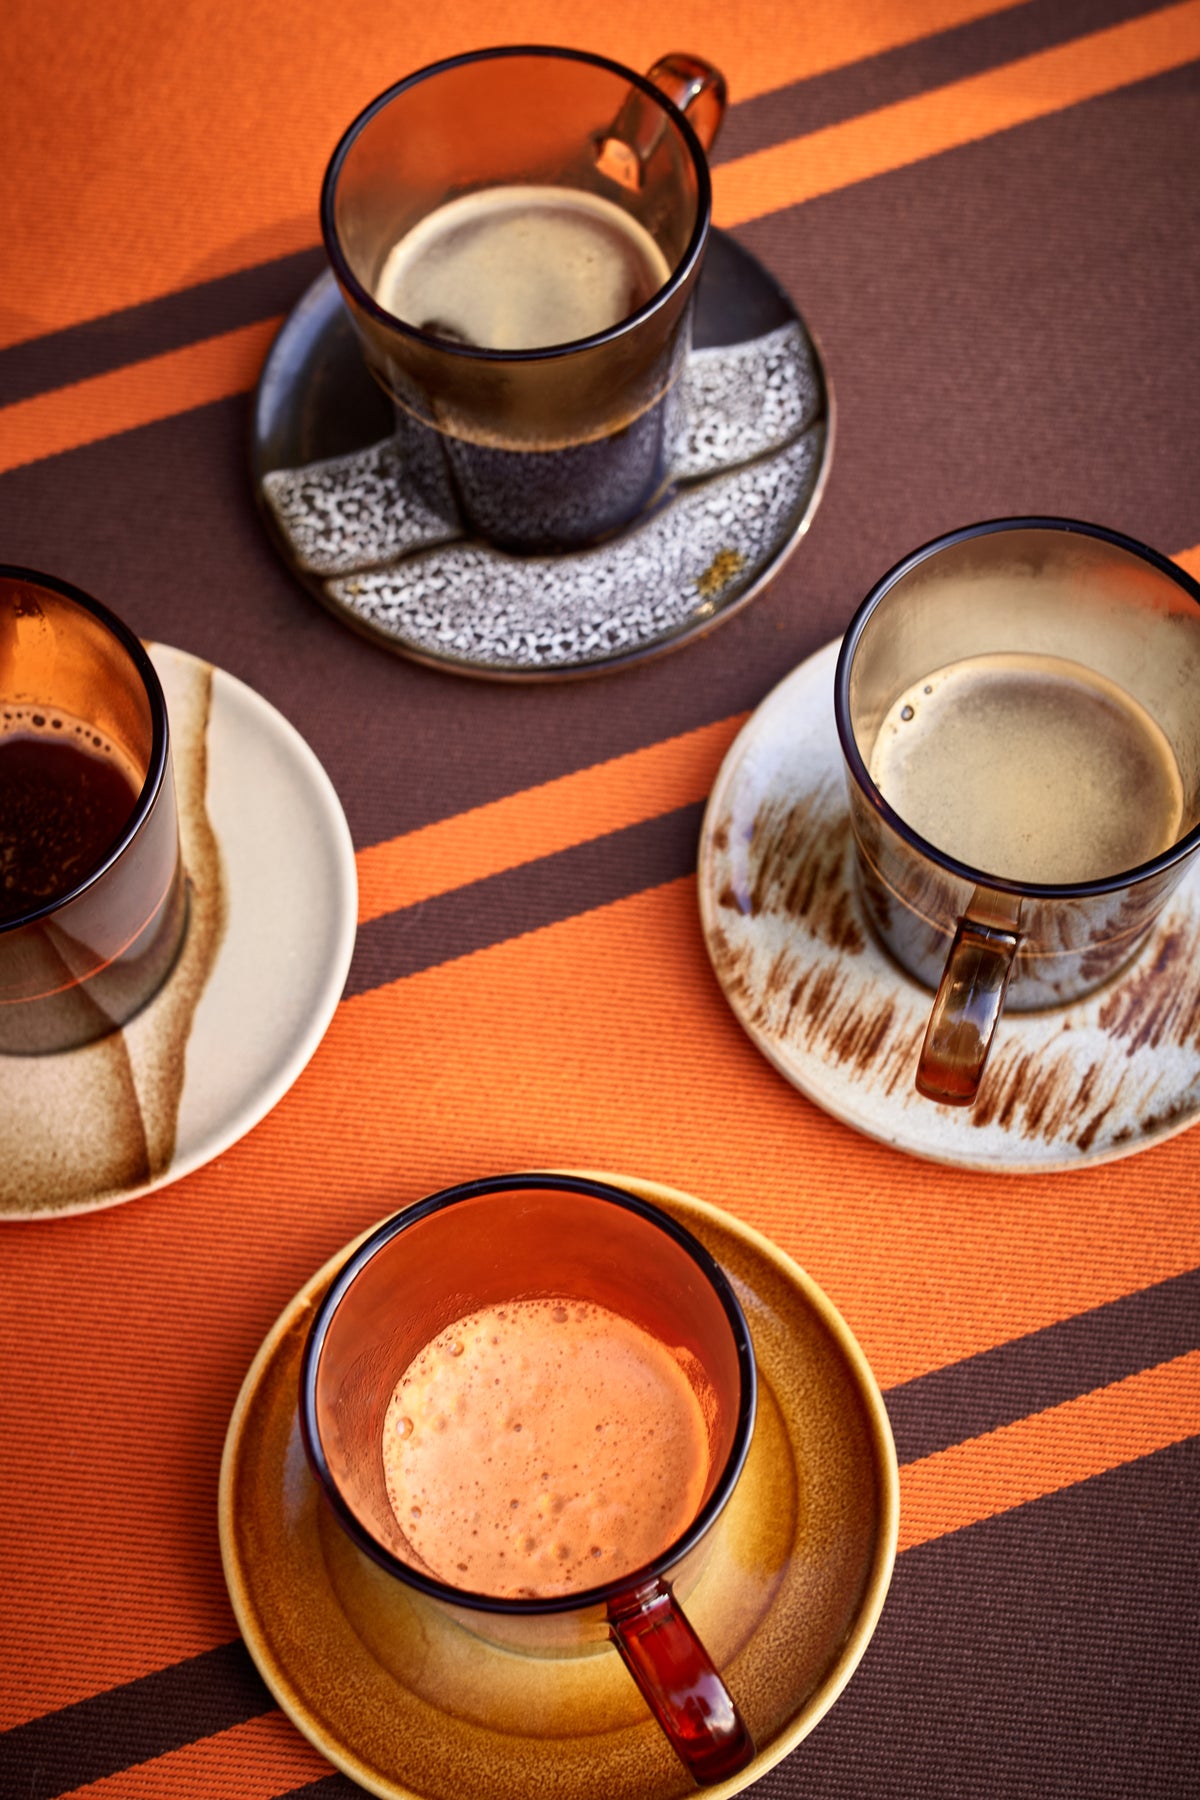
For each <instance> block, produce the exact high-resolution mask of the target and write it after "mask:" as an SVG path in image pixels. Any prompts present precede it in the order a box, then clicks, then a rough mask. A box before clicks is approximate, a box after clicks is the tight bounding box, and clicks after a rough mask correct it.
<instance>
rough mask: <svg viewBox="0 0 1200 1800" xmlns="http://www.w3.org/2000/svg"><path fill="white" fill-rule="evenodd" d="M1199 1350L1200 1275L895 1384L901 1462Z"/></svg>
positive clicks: (890, 1398) (891, 1411) (891, 1399)
mask: <svg viewBox="0 0 1200 1800" xmlns="http://www.w3.org/2000/svg"><path fill="white" fill-rule="evenodd" d="M1197 1348H1200V1269H1193V1270H1191V1271H1189V1273H1188V1274H1186V1275H1178V1276H1176V1277H1175V1278H1174V1280H1172V1281H1161V1282H1158V1283H1157V1284H1156V1285H1155V1286H1154V1287H1151V1288H1145V1289H1143V1291H1142V1292H1141V1293H1140V1294H1128V1295H1126V1296H1124V1298H1122V1299H1120V1300H1114V1301H1112V1302H1111V1303H1110V1304H1109V1305H1107V1306H1098V1307H1095V1308H1094V1309H1093V1310H1092V1311H1090V1312H1086V1313H1080V1314H1079V1315H1078V1317H1076V1318H1073V1319H1064V1320H1063V1321H1062V1323H1061V1324H1059V1325H1049V1326H1047V1327H1046V1329H1045V1330H1044V1331H1035V1332H1033V1333H1032V1334H1031V1335H1030V1336H1029V1337H1023V1338H1018V1339H1017V1340H1016V1341H1015V1342H1014V1343H1011V1344H1000V1345H998V1346H997V1348H996V1349H994V1350H985V1351H983V1352H982V1353H981V1354H980V1355H979V1356H972V1357H968V1359H967V1360H966V1361H965V1362H959V1363H953V1364H952V1365H951V1366H950V1367H949V1368H946V1369H937V1370H935V1371H934V1372H933V1373H932V1374H930V1375H920V1376H918V1377H917V1378H916V1380H914V1381H906V1382H904V1383H903V1384H902V1385H901V1386H900V1387H894V1388H889V1390H888V1395H887V1409H888V1417H889V1418H890V1419H891V1421H892V1430H893V1432H894V1433H895V1437H896V1454H897V1456H898V1457H899V1459H900V1462H901V1463H902V1464H903V1463H910V1462H916V1461H917V1460H918V1459H919V1458H921V1457H925V1456H931V1455H933V1453H934V1452H935V1451H937V1450H944V1449H945V1448H946V1447H947V1446H948V1445H950V1444H958V1443H962V1442H963V1440H964V1439H967V1438H975V1437H980V1436H982V1435H983V1433H984V1432H988V1431H995V1430H996V1428H997V1427H998V1426H1000V1425H1007V1424H1009V1423H1010V1422H1011V1421H1013V1420H1014V1419H1021V1418H1025V1417H1026V1416H1027V1415H1028V1414H1030V1413H1036V1412H1042V1411H1044V1410H1045V1409H1046V1408H1047V1407H1051V1406H1058V1405H1060V1404H1061V1403H1062V1402H1063V1401H1064V1400H1073V1399H1075V1398H1076V1397H1077V1396H1078V1395H1080V1394H1086V1393H1089V1392H1090V1391H1091V1390H1092V1389H1093V1388H1098V1387H1105V1386H1107V1385H1108V1384H1109V1383H1110V1382H1114V1381H1120V1380H1122V1379H1123V1378H1124V1377H1125V1376H1126V1375H1133V1374H1136V1373H1137V1372H1138V1371H1139V1370H1142V1369H1149V1368H1153V1367H1154V1365H1155V1364H1156V1363H1165V1362H1168V1361H1170V1360H1171V1359H1172V1358H1173V1357H1177V1356H1182V1355H1183V1354H1184V1353H1185V1352H1186V1351H1188V1350H1195V1349H1197Z"/></svg>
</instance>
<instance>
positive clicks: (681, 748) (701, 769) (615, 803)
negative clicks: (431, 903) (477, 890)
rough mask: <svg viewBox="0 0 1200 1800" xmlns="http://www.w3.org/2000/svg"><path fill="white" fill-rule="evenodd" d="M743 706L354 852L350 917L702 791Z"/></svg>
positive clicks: (565, 844)
mask: <svg viewBox="0 0 1200 1800" xmlns="http://www.w3.org/2000/svg"><path fill="white" fill-rule="evenodd" d="M746 716H747V715H746V714H745V713H738V714H736V715H735V716H734V717H732V718H728V719H720V720H718V721H717V723H716V724H714V725H702V726H701V727H699V729H698V730H696V731H688V732H684V733H683V734H682V735H681V736H679V737H673V738H666V739H664V741H663V742H661V743H658V744H652V745H650V746H649V747H648V748H647V749H645V750H633V751H631V752H630V753H629V754H628V755H627V756H618V757H614V758H613V759H612V760H611V761H610V762H603V763H596V764H594V765H593V766H592V767H591V768H587V769H580V770H578V771H577V772H576V773H575V774H573V775H564V776H561V777H560V778H559V779H558V780H556V781H547V782H544V783H543V784H542V785H541V786H539V787H533V788H526V789H524V790H523V791H522V792H521V793H518V794H511V795H509V796H508V797H507V798H505V799H503V800H494V801H492V802H491V803H490V805H487V806H477V807H473V808H472V810H471V811H470V812H464V813H459V814H457V815H456V816H455V817H454V818H452V819H442V820H440V821H439V822H438V823H437V824H436V825H426V826H423V827H422V828H421V829H420V830H419V831H409V832H405V833H404V834H403V836H401V837H395V838H391V839H390V840H389V841H388V842H387V843H383V844H373V845H372V846H371V847H370V849H367V850H360V851H359V853H358V920H359V924H360V925H361V924H363V923H365V921H366V920H368V919H376V918H379V917H380V915H381V914H383V913H388V912H395V911H396V910H397V909H398V908H399V907H402V906H415V905H416V904H417V902H418V901H419V900H428V899H430V898H432V896H433V895H435V894H444V893H447V892H449V890H450V889H452V888H456V887H464V886H465V885H466V884H467V883H468V882H470V881H479V880H481V879H482V878H483V877H484V876H485V875H496V874H499V873H500V871H501V870H504V869H515V868H517V867H519V865H520V864H521V863H527V862H533V861H535V860H536V859H537V858H538V857H540V856H552V855H553V854H554V853H555V851H558V850H566V849H569V848H570V847H571V845H573V844H583V843H587V842H588V841H589V840H590V839H592V838H597V837H603V836H604V834H605V833H606V832H609V831H619V830H621V829H622V827H623V826H626V825H633V824H636V823H638V822H639V821H640V820H642V819H655V818H658V817H660V816H661V815H662V814H663V813H668V812H672V811H673V810H674V809H675V808H676V807H677V806H686V805H687V804H688V803H689V801H694V800H703V799H704V798H705V797H706V796H707V794H708V791H709V789H710V788H711V787H712V784H713V782H714V780H715V779H716V775H717V771H718V769H719V768H720V766H721V760H722V758H723V757H724V755H725V752H726V751H727V750H728V748H729V746H730V744H731V743H732V742H733V740H734V738H735V737H736V736H737V733H738V731H739V730H740V729H741V727H742V725H743V723H744V722H745V719H746Z"/></svg>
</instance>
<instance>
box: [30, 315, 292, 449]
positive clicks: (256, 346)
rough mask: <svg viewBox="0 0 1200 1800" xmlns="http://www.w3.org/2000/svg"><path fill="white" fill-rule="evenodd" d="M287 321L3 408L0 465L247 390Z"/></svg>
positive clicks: (262, 322)
mask: <svg viewBox="0 0 1200 1800" xmlns="http://www.w3.org/2000/svg"><path fill="white" fill-rule="evenodd" d="M281 323H282V320H280V319H262V320H260V321H259V322H258V323H257V324H255V325H243V326H241V327H240V328H239V329H238V330H237V331H227V332H224V333H223V334H222V335H221V336H220V337H213V338H205V339H204V341H203V342H202V343H199V344H189V345H187V347H186V348H185V349H183V350H170V351H168V352H167V353H166V354H165V355H164V356H151V357H147V359H146V360H145V361H144V362H138V363H132V364H130V365H129V366H128V367H126V368H123V369H113V370H111V371H110V372H109V373H108V374H106V375H93V376H91V377H90V378H89V379H88V380H87V381H75V382H72V383H71V385H70V386H69V387H62V388H55V389H54V390H53V392H51V393H48V394H38V395H36V396H35V397H34V398H33V399H32V400H18V401H16V402H15V403H14V404H13V405H12V406H8V407H5V408H3V409H2V410H0V473H3V471H4V470H5V469H16V468H19V467H20V466H21V464H22V463H29V462H36V461H37V460H38V459H39V458H40V457H43V456H55V455H57V454H58V453H59V452H60V451H62V450H74V449H77V448H78V447H79V445H81V444H92V443H95V442H96V441H97V440H98V439H99V438H106V437H112V436H114V435H115V434H116V433H117V432H119V431H132V430H133V429H135V427H137V426H139V425H150V424H153V423H154V421H155V420H156V419H169V418H171V417H172V416H173V415H174V414H175V413H180V412H187V411H189V410H190V409H191V408H192V407H195V406H204V405H207V404H208V402H209V401H212V400H225V399H227V398H228V397H229V396H230V395H232V394H243V393H245V392H247V390H248V389H250V388H252V387H253V386H254V384H255V382H256V381H257V380H258V374H259V370H260V369H261V367H262V364H263V359H264V357H265V356H266V354H267V351H268V349H269V348H270V345H271V341H272V339H273V338H274V336H275V334H276V332H277V331H278V330H279V327H280V325H281Z"/></svg>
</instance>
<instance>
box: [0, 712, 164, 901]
mask: <svg viewBox="0 0 1200 1800" xmlns="http://www.w3.org/2000/svg"><path fill="white" fill-rule="evenodd" d="M140 786H141V783H140V782H139V781H136V780H135V778H134V774H133V772H132V771H131V770H130V769H129V768H128V767H127V765H126V759H125V758H124V756H123V755H122V753H121V751H120V748H119V746H117V745H115V744H113V743H112V741H111V740H106V739H104V738H102V737H101V736H100V735H99V734H98V733H97V732H96V730H95V729H94V727H93V726H91V725H89V724H86V723H85V722H84V721H83V720H81V719H73V718H71V717H70V716H69V715H67V714H64V713H62V712H59V711H51V712H46V711H44V710H42V709H40V708H36V707H18V706H12V705H10V706H6V707H3V708H2V709H0V924H2V923H4V922H5V921H6V920H9V919H16V918H19V917H21V916H22V915H23V914H24V913H28V912H34V911H36V910H37V909H38V908H39V907H42V906H49V905H52V904H53V902H54V901H56V900H60V899H62V897H63V896H64V895H65V894H68V893H70V891H71V889H72V888H74V887H77V886H78V885H79V883H80V882H81V881H83V880H85V879H86V877H87V876H89V875H90V874H91V873H92V871H93V870H94V869H97V868H99V866H100V864H101V863H102V862H103V861H104V859H105V857H106V856H107V854H108V853H109V851H110V850H111V849H112V848H113V846H114V844H115V843H116V841H117V839H118V838H119V837H120V835H121V833H122V831H123V830H124V829H125V826H126V824H127V823H128V821H129V817H130V814H131V813H132V812H133V809H134V807H135V805H136V804H137V797H138V790H139V788H140Z"/></svg>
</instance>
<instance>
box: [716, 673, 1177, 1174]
mask: <svg viewBox="0 0 1200 1800" xmlns="http://www.w3.org/2000/svg"><path fill="white" fill-rule="evenodd" d="M837 652H838V645H837V644H836V643H833V644H827V645H826V646H825V648H824V649H823V650H819V651H818V652H817V653H816V655H814V656H812V657H810V658H809V659H808V660H807V661H806V662H803V663H801V665H800V667H799V668H797V669H794V670H793V671H792V673H791V674H790V675H788V676H786V677H785V678H784V680H783V681H781V682H780V683H779V685H778V687H776V688H774V689H773V690H772V692H771V693H770V694H768V695H767V698H766V699H765V700H764V701H763V702H762V704H761V706H759V707H758V709H757V711H756V712H755V713H754V714H753V715H752V717H751V718H750V719H749V721H748V722H747V724H746V725H745V726H744V727H743V729H742V731H741V733H740V734H739V736H738V737H737V738H736V739H735V741H734V743H733V745H732V746H731V748H730V750H729V752H728V754H727V756H726V758H725V761H724V763H723V764H722V766H721V770H720V773H719V774H718V776H717V779H716V782H715V784H714V786H713V790H712V794H711V796H710V798H709V803H708V810H707V813H706V814H705V820H704V829H703V831H702V833H701V839H700V854H699V868H698V878H699V893H700V915H701V920H702V923H703V927H704V936H705V941H706V943H707V946H708V953H709V956H710V958H711V960H712V964H713V967H714V969H715V970H716V973H717V979H718V980H719V981H720V983H721V986H722V988H723V989H724V992H725V997H726V999H727V1000H728V1001H729V1004H730V1006H731V1007H732V1008H733V1011H734V1013H735V1014H736V1015H737V1017H738V1019H739V1020H740V1022H741V1024H742V1025H743V1026H744V1027H745V1029H746V1031H747V1032H748V1033H749V1035H750V1038H751V1040H752V1041H753V1042H754V1043H755V1044H756V1045H757V1046H758V1048H759V1049H760V1050H761V1051H762V1053H763V1055H764V1056H766V1057H767V1058H768V1060H769V1061H770V1062H772V1063H774V1065H775V1067H776V1068H777V1069H778V1070H779V1071H780V1073H781V1074H782V1075H784V1076H786V1078H787V1079H788V1081H790V1082H791V1083H792V1084H793V1086H795V1087H797V1088H799V1089H800V1091H801V1093H803V1094H806V1095H807V1096H808V1098H809V1099H810V1100H815V1101H816V1103H817V1105H818V1106H821V1107H823V1108H824V1109H825V1111H826V1112H829V1113H832V1114H833V1115H834V1117H835V1118H838V1119H841V1120H842V1121H843V1122H844V1123H845V1124H847V1125H852V1126H853V1127H854V1128H855V1130H857V1131H861V1132H864V1133H865V1134H866V1135H867V1136H868V1137H873V1138H879V1139H881V1140H882V1142H884V1143H885V1144H892V1145H894V1146H895V1147H896V1148H897V1149H900V1150H907V1151H909V1152H911V1153H912V1154H913V1155H914V1156H923V1157H928V1158H930V1159H931V1160H933V1161H935V1162H944V1163H952V1164H956V1165H957V1166H959V1167H961V1168H966V1169H981V1170H988V1171H993V1172H996V1173H1003V1172H1007V1171H1011V1172H1014V1173H1038V1172H1045V1171H1049V1170H1057V1169H1078V1168H1084V1167H1086V1166H1088V1165H1089V1164H1092V1163H1100V1162H1107V1161H1110V1160H1112V1159H1114V1158H1116V1157H1120V1156H1130V1155H1132V1154H1133V1153H1134V1151H1137V1150H1143V1149H1145V1148H1146V1147H1147V1146H1148V1145H1150V1144H1155V1143H1158V1142H1160V1141H1161V1140H1162V1139H1164V1138H1168V1137H1171V1136H1173V1135H1174V1133H1175V1132H1178V1131H1182V1130H1183V1129H1184V1128H1185V1127H1186V1126H1188V1125H1190V1124H1191V1123H1192V1122H1193V1120H1194V1119H1195V1118H1196V1116H1197V1114H1198V1113H1200V871H1195V870H1194V871H1193V872H1192V874H1191V875H1190V876H1189V877H1187V878H1185V880H1184V881H1183V883H1182V884H1181V885H1180V887H1179V888H1177V889H1176V891H1175V893H1174V894H1173V895H1172V897H1171V899H1170V900H1169V901H1168V903H1167V906H1166V909H1165V911H1164V912H1163V914H1162V916H1161V917H1160V919H1159V921H1158V923H1157V925H1156V926H1155V928H1154V930H1153V931H1152V932H1151V934H1150V937H1149V939H1148V940H1147V942H1146V943H1145V944H1144V945H1143V947H1142V949H1141V950H1140V951H1139V953H1138V955H1137V956H1136V957H1135V958H1134V960H1133V962H1132V963H1130V964H1129V965H1128V966H1127V967H1126V968H1125V969H1124V970H1122V972H1121V974H1120V975H1118V976H1116V977H1115V978H1114V979H1113V980H1112V981H1111V982H1109V983H1108V984H1107V986H1105V987H1104V988H1101V989H1099V990H1098V991H1097V992H1096V993H1094V994H1090V995H1088V997H1087V998H1086V999H1084V1000H1079V1001H1076V1002H1075V1003H1074V1004H1073V1005H1070V1006H1063V1007H1056V1008H1054V1009H1052V1010H1049V1011H1046V1012H1040V1013H1012V1012H1009V1013H1006V1014H1005V1015H1004V1017H1003V1018H1002V1019H1001V1021H1000V1025H999V1028H998V1030H997V1033H996V1041H995V1044H994V1045H993V1048H992V1053H991V1057H990V1059H989V1061H988V1066H987V1068H986V1069H985V1071H984V1075H983V1081H982V1083H981V1085H980V1090H979V1097H978V1099H977V1100H976V1101H975V1104H974V1105H973V1106H969V1107H957V1106H942V1105H939V1104H937V1103H936V1102H934V1101H932V1100H926V1099H924V1098H923V1097H922V1096H921V1095H920V1094H918V1093H917V1091H916V1088H915V1087H914V1085H913V1078H914V1075H915V1072H916V1067H917V1057H918V1055H919V1053H920V1049H921V1043H922V1040H923V1038H924V1035H925V1027H926V1025H927V1023H928V1020H929V1009H930V1005H931V1003H932V999H933V996H932V994H930V993H929V992H928V991H927V990H926V989H925V988H923V987H921V986H919V985H918V984H917V983H916V982H915V981H913V980H912V979H911V978H910V977H909V976H908V975H906V974H905V973H904V971H903V970H902V969H901V968H900V967H899V966H898V964H896V963H894V962H893V961H892V960H891V958H890V957H889V956H888V955H887V954H886V953H885V951H884V950H883V949H882V948H881V947H880V945H879V944H878V942H877V941H876V939H875V938H874V937H873V936H872V934H871V931H870V928H869V926H868V925H867V922H866V918H865V916H864V914H863V911H862V909H861V907H860V905H859V900H858V890H857V885H856V881H855V859H854V845H853V841H852V837H851V830H850V815H849V810H848V806H847V801H846V789H845V777H844V774H843V767H842V755H841V748H840V746H839V744H838V737H837V730H836V727H835V724H834V716H833V677H834V668H835V665H836V662H837Z"/></svg>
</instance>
